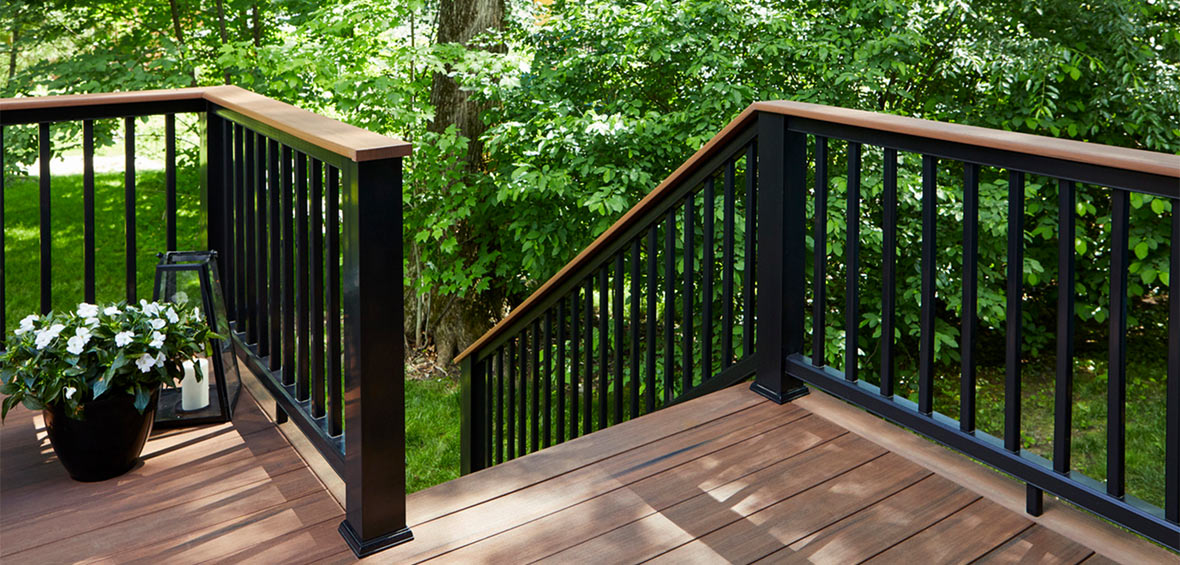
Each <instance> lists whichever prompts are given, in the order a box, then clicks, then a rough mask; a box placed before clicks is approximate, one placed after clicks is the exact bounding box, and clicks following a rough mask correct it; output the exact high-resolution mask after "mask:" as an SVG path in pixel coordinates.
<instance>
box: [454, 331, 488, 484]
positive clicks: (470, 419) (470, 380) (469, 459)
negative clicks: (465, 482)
mask: <svg viewBox="0 0 1180 565" xmlns="http://www.w3.org/2000/svg"><path fill="white" fill-rule="evenodd" d="M477 356H478V354H472V355H469V356H467V357H465V358H464V359H463V362H462V369H463V374H462V377H461V378H462V382H461V387H460V388H461V389H462V391H463V394H462V399H461V402H462V406H461V414H460V421H461V424H460V428H461V430H462V431H461V433H460V438H461V439H460V456H459V472H460V473H461V474H464V475H466V474H468V473H473V472H475V471H479V470H480V469H483V468H484V467H486V466H487V463H486V462H487V453H485V446H486V445H487V442H486V441H485V438H486V437H487V433H488V430H487V429H486V426H485V425H484V421H485V414H484V410H485V409H486V408H485V405H484V398H485V397H486V395H487V389H485V388H484V387H485V385H486V382H485V381H486V380H487V376H486V375H484V372H483V366H484V364H483V363H477V362H476V361H475V358H476V357H477Z"/></svg>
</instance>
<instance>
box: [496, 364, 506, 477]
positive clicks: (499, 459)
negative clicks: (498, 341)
mask: <svg viewBox="0 0 1180 565" xmlns="http://www.w3.org/2000/svg"><path fill="white" fill-rule="evenodd" d="M503 462H504V347H503V346H500V349H498V350H496V463H503Z"/></svg>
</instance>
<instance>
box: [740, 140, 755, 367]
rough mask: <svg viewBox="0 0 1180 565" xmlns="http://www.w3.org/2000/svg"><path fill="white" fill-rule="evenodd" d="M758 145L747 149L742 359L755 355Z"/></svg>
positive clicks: (753, 144)
mask: <svg viewBox="0 0 1180 565" xmlns="http://www.w3.org/2000/svg"><path fill="white" fill-rule="evenodd" d="M757 159H758V145H757V142H754V143H751V144H750V147H749V148H748V149H746V242H745V245H744V246H743V249H744V252H745V254H746V257H745V259H746V264H745V270H744V271H743V272H742V357H743V358H745V357H748V356H750V355H752V354H753V353H754V280H755V278H756V274H757V273H756V271H755V269H757V266H756V265H755V264H754V260H755V259H756V256H757V249H755V246H756V245H757V243H755V242H756V239H755V236H756V235H757V226H756V224H755V222H757V219H758V191H757V190H756V189H757V182H758V179H757V176H758V173H757V171H758V161H757Z"/></svg>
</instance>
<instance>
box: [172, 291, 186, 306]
mask: <svg viewBox="0 0 1180 565" xmlns="http://www.w3.org/2000/svg"><path fill="white" fill-rule="evenodd" d="M172 301H173V302H175V303H177V304H184V303H185V302H188V295H187V294H185V293H184V291H183V290H181V291H178V292H177V293H176V294H173V295H172Z"/></svg>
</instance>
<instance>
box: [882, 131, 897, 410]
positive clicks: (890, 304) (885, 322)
mask: <svg viewBox="0 0 1180 565" xmlns="http://www.w3.org/2000/svg"><path fill="white" fill-rule="evenodd" d="M884 161H885V163H884V165H885V169H884V172H885V176H884V179H883V183H882V184H883V186H882V190H883V192H884V194H883V195H882V198H883V200H884V202H883V206H882V208H883V210H882V214H881V215H882V221H881V224H882V225H881V239H882V241H881V248H882V249H881V395H882V396H893V378H894V374H893V373H894V370H895V369H896V367H897V362H896V359H895V358H894V352H893V345H894V340H895V339H896V336H895V335H894V334H895V331H894V329H893V328H894V320H895V319H896V310H897V150H896V149H890V148H888V147H886V148H885V151H884Z"/></svg>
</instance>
